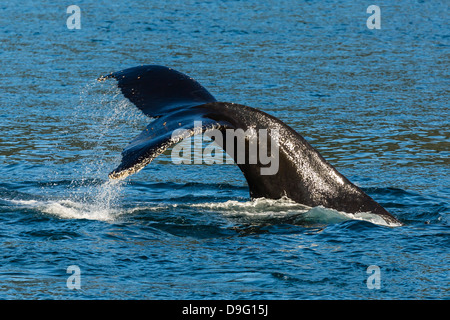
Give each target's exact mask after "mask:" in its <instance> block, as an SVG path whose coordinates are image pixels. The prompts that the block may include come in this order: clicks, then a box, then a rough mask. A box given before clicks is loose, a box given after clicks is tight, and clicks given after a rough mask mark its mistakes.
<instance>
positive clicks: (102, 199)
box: [22, 81, 148, 221]
mask: <svg viewBox="0 0 450 320" xmlns="http://www.w3.org/2000/svg"><path fill="white" fill-rule="evenodd" d="M144 120H145V124H147V122H148V120H147V119H146V117H145V116H144V115H141V114H140V113H139V111H138V110H136V108H135V107H134V106H130V105H129V101H128V100H127V99H126V98H125V97H123V95H122V94H121V93H120V90H119V89H118V88H117V86H115V85H114V84H112V83H100V82H98V81H91V82H89V83H88V84H86V85H85V86H84V87H83V88H81V89H80V97H79V102H78V103H77V105H76V106H75V107H74V108H73V112H72V115H71V117H70V120H69V126H68V128H70V129H68V130H66V132H64V137H63V139H65V140H66V141H65V143H63V144H62V145H64V146H65V148H66V149H62V148H63V147H60V149H59V150H58V152H59V153H60V154H64V155H65V158H67V160H66V161H67V165H68V166H67V168H68V174H69V177H68V180H70V181H71V183H70V184H69V186H68V187H67V188H66V189H65V190H64V195H63V196H62V199H61V197H59V199H56V200H48V201H37V202H36V203H27V202H23V203H22V204H23V205H32V206H33V207H34V208H35V209H37V210H40V211H41V212H43V213H46V214H52V215H55V216H58V217H61V218H68V219H94V220H104V221H106V220H114V219H116V218H117V216H119V215H120V214H121V213H123V210H122V209H121V207H122V205H121V201H120V200H121V193H122V190H123V187H124V185H125V182H124V181H110V180H109V179H108V173H109V171H110V170H111V168H114V167H116V166H117V163H118V162H120V152H118V151H120V150H121V149H122V148H123V146H124V145H126V143H127V141H129V140H130V137H127V136H126V134H124V133H126V132H136V131H137V132H139V131H140V130H137V129H136V128H135V127H142V126H144V125H143V121H144ZM130 127H131V128H130ZM68 155H69V156H70V157H69V156H68ZM57 176H58V178H60V173H57V174H55V176H54V179H55V180H56V179H57ZM51 191H52V190H47V191H46V192H47V198H48V199H54V198H55V195H54V194H50V192H51Z"/></svg>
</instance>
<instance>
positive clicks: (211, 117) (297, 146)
mask: <svg viewBox="0 0 450 320" xmlns="http://www.w3.org/2000/svg"><path fill="white" fill-rule="evenodd" d="M108 78H114V79H116V80H117V81H118V86H119V88H120V89H121V91H122V93H123V94H124V96H125V97H126V98H128V99H129V100H130V101H131V102H132V103H133V104H135V105H136V107H137V108H139V109H140V110H141V111H142V112H143V113H144V114H145V115H147V116H149V117H151V118H155V120H154V121H152V122H151V123H150V124H149V125H148V126H147V127H146V128H145V129H144V131H142V132H141V133H140V134H139V135H138V136H137V137H136V138H134V139H133V140H132V141H131V142H130V143H129V145H128V146H126V147H125V148H124V150H123V152H122V161H121V163H120V165H119V166H118V167H117V168H116V169H115V170H113V171H112V172H111V173H110V175H109V177H110V178H111V179H121V178H125V177H127V176H128V175H130V174H133V173H136V172H138V171H139V170H141V169H142V168H144V167H145V166H146V165H148V164H149V163H150V162H151V161H152V160H153V159H155V158H156V157H157V156H158V155H160V154H161V153H163V152H164V151H165V150H166V149H167V148H169V147H171V146H172V145H174V144H176V143H178V142H180V141H181V140H183V139H186V138H188V137H191V136H193V135H196V134H200V133H204V132H206V131H214V130H215V131H216V132H220V133H222V137H223V138H221V139H217V140H215V142H216V143H217V144H218V145H219V146H221V147H222V148H223V149H224V150H225V152H227V153H228V154H229V155H230V156H231V158H233V159H234V161H235V163H236V164H237V165H238V167H239V168H240V169H241V171H242V172H243V174H244V176H245V178H246V180H247V182H248V186H249V191H250V196H251V197H252V198H260V197H265V198H269V199H279V198H282V197H288V198H290V199H291V200H293V201H296V202H298V203H301V204H304V205H307V206H311V207H315V206H320V205H321V206H324V207H326V208H331V209H335V210H338V211H344V212H347V213H358V212H372V213H375V214H378V215H380V216H382V217H383V219H384V220H385V221H386V222H388V223H390V224H396V225H399V224H401V223H400V222H399V221H398V220H397V219H396V218H395V217H394V216H392V215H391V214H390V213H389V212H387V211H386V210H385V209H384V208H383V207H382V206H381V205H380V204H378V203H377V202H376V201H375V200H373V199H372V198H371V197H369V196H368V195H367V194H365V193H364V192H363V191H362V190H361V189H360V188H358V187H357V186H355V185H354V184H352V183H351V182H350V181H349V180H348V179H347V178H346V177H344V176H343V175H342V174H340V173H339V172H338V171H337V170H336V169H335V168H334V167H333V166H332V165H331V164H329V163H328V162H327V161H326V160H325V159H324V158H323V157H322V156H321V155H320V153H319V152H318V151H317V150H316V149H314V148H313V147H312V146H311V145H310V144H309V143H308V142H307V141H306V140H305V139H304V138H303V137H302V136H301V135H300V134H298V133H297V132H296V131H295V130H293V129H292V128H291V127H289V126H288V125H286V124H285V123H283V122H282V121H280V120H279V119H277V118H275V117H273V116H271V115H269V114H267V113H265V112H262V111H260V110H258V109H255V108H252V107H248V106H244V105H240V104H235V103H228V102H218V101H216V99H215V98H214V97H213V95H212V94H211V93H209V92H208V91H207V90H206V89H205V88H204V87H203V86H201V85H200V84H199V83H198V82H197V81H195V80H194V79H192V78H190V77H189V76H187V75H185V74H182V73H180V72H178V71H175V70H173V69H170V68H167V67H163V66H155V65H144V66H139V67H134V68H130V69H125V70H122V71H119V72H114V73H111V74H109V75H107V76H104V77H101V78H99V80H105V79H108ZM236 131H240V132H245V133H249V135H245V136H244V138H243V139H242V140H243V145H241V147H242V148H241V150H237V144H236V143H231V142H236V140H238V137H236V135H234V136H233V135H228V133H229V132H236ZM262 133H265V134H266V135H264V134H262ZM255 139H256V140H255ZM263 140H264V141H263ZM262 141H263V142H265V143H266V145H265V146H264V144H263V143H261V142H262ZM255 144H256V145H257V146H256V148H253V147H255V146H254V145H255ZM268 146H270V152H269V147H268ZM252 148H253V149H252ZM273 149H275V150H276V153H273V152H272V151H273ZM255 150H256V151H257V153H258V155H257V156H256V157H254V154H253V153H252V152H253V151H255ZM239 151H241V152H239ZM241 156H242V157H241ZM268 159H272V160H274V161H275V160H276V167H275V169H276V170H269V169H270V168H269V167H268V161H267V160H268ZM264 170H266V171H264ZM264 172H265V173H266V174H264Z"/></svg>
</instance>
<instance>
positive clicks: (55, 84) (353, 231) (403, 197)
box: [0, 1, 450, 299]
mask: <svg viewBox="0 0 450 320" xmlns="http://www.w3.org/2000/svg"><path fill="white" fill-rule="evenodd" d="M378 4H379V5H380V7H381V15H382V29H380V30H369V29H368V28H367V27H366V19H367V18H368V16H369V14H367V13H366V8H367V6H368V4H367V5H366V4H364V5H362V4H358V3H354V2H353V1H331V2H326V3H325V2H323V3H321V2H318V3H316V2H311V1H305V2H299V1H286V2H281V3H280V2H273V1H254V2H253V1H251V2H250V1H248V2H240V1H227V2H212V3H210V2H194V1H192V2H191V1H187V2H186V1H183V2H181V1H180V2H170V3H169V2H166V1H134V2H133V3H132V4H127V6H123V5H121V4H119V3H113V2H111V1H108V2H107V1H105V2H98V1H96V2H82V3H81V4H80V8H81V14H82V28H81V29H80V30H68V29H67V27H66V19H67V17H68V16H69V15H68V14H67V13H66V6H64V5H61V4H59V5H56V4H53V3H52V2H50V1H41V2H39V1H38V2H36V1H33V2H32V1H25V3H23V4H21V6H20V7H19V6H17V5H16V4H15V2H12V1H3V2H2V3H1V4H0V40H1V44H0V61H1V66H2V67H1V74H2V81H1V83H0V88H1V92H2V93H1V95H0V108H1V114H0V128H1V135H0V162H1V165H0V177H1V178H0V298H4V299H13V298H21V299H111V298H113V299H114V298H119V299H448V297H449V279H450V276H449V267H448V260H449V244H450V243H449V227H448V225H449V213H450V205H449V198H450V194H449V191H448V186H449V165H450V161H449V146H450V143H449V139H450V135H449V131H448V127H449V123H448V119H449V108H448V88H449V76H448V69H449V64H448V54H449V34H448V26H447V25H448V21H447V20H448V13H449V8H448V4H446V2H445V1H442V2H440V1H417V2H411V1H382V2H379V3H378ZM139 64H161V65H167V66H171V67H173V68H175V69H177V70H180V71H182V72H184V73H187V74H189V75H191V76H193V77H194V78H195V79H197V80H198V81H199V82H200V83H202V84H203V85H204V86H205V87H206V88H207V89H208V90H209V91H210V92H211V93H212V94H213V95H215V97H216V98H217V99H218V100H220V101H231V102H236V103H242V104H246V105H249V106H253V107H257V108H260V109H262V110H264V111H266V112H268V113H270V114H273V115H275V116H277V117H279V118H280V119H282V120H283V121H285V122H286V123H287V124H289V125H290V126H292V127H293V128H294V129H296V130H297V131H298V132H299V133H301V134H302V135H303V136H304V137H305V138H306V139H307V140H308V141H310V143H311V144H312V145H313V146H315V147H316V148H317V149H318V150H319V151H320V152H321V153H322V154H323V156H324V157H325V158H326V159H327V160H329V161H330V162H331V163H332V164H333V165H334V166H336V168H337V169H338V170H339V171H340V172H342V173H343V174H344V175H346V176H347V177H348V178H349V179H350V180H351V181H353V182H355V183H356V184H357V185H359V186H360V187H362V188H363V189H364V190H365V191H366V192H367V193H368V194H369V195H371V196H372V197H373V198H375V199H376V200H377V201H378V202H380V203H381V204H382V205H383V206H384V207H385V208H386V209H387V210H388V211H390V212H391V213H392V214H394V215H395V216H396V217H397V218H399V219H400V220H401V221H402V222H403V223H404V224H405V225H404V226H401V227H389V226H386V225H385V224H384V223H383V221H382V220H380V219H379V218H378V217H376V216H373V215H370V214H360V215H358V216H356V217H352V216H351V215H348V214H346V213H343V212H337V211H334V210H329V209H326V208H322V207H317V208H308V207H305V206H302V205H300V204H297V203H293V202H291V201H289V200H288V199H283V200H269V199H258V200H255V201H252V200H250V198H249V195H248V188H247V185H246V182H245V179H244V178H243V176H242V174H241V172H240V171H239V169H238V168H237V167H236V166H234V165H196V164H192V165H175V164H173V163H172V162H171V158H170V152H167V153H165V154H164V155H162V156H161V157H159V158H158V159H157V160H155V161H154V162H153V163H152V164H151V165H149V166H148V167H147V168H145V169H144V170H142V171H141V172H139V173H138V174H136V175H134V176H131V177H129V178H127V179H126V180H124V181H109V180H108V178H107V175H108V173H109V172H110V171H111V170H112V169H114V168H115V167H116V166H117V164H118V163H119V162H120V152H121V150H122V148H123V147H124V146H126V144H127V143H128V142H129V141H130V140H131V139H132V138H133V137H134V136H136V135H137V134H138V133H139V132H141V130H142V129H143V128H144V127H145V126H146V125H147V124H148V122H149V121H150V120H149V119H147V118H146V117H145V116H143V115H142V114H140V113H139V112H138V110H137V109H136V108H135V107H134V106H133V105H131V103H129V102H128V101H127V100H126V99H125V98H124V97H123V96H122V95H121V94H120V92H119V91H118V90H117V88H116V87H115V83H114V81H106V82H104V83H98V82H97V81H95V79H96V78H97V77H98V76H101V75H104V74H107V73H109V72H111V71H118V70H121V69H124V68H127V67H132V66H136V65H139ZM71 265H76V266H78V267H79V268H80V271H81V285H80V289H78V290H77V289H75V290H70V289H69V288H68V286H67V279H68V278H69V276H70V275H71V274H69V273H67V268H68V267H69V266H71ZM373 265H374V266H378V267H379V268H380V281H381V282H380V288H379V289H370V288H369V287H370V281H369V286H368V278H369V276H370V275H371V274H370V273H367V270H368V267H369V266H373Z"/></svg>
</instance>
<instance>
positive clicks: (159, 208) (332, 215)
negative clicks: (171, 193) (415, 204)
mask: <svg viewBox="0 0 450 320" xmlns="http://www.w3.org/2000/svg"><path fill="white" fill-rule="evenodd" d="M4 201H5V200H4ZM7 201H8V202H10V203H11V204H13V205H16V206H20V207H24V208H27V209H32V210H36V211H38V212H40V213H43V214H49V215H52V216H55V217H58V218H61V219H87V220H99V221H117V220H118V219H120V218H125V217H130V216H133V215H135V214H146V213H149V212H153V214H154V212H157V213H158V214H159V213H161V214H165V213H167V212H174V211H175V212H176V211H179V210H181V209H183V210H184V212H183V213H182V214H185V212H186V210H188V211H189V210H190V211H192V212H193V213H199V212H201V213H204V214H210V213H219V214H221V215H223V216H224V217H229V218H233V219H241V220H245V221H246V222H252V223H270V224H277V223H289V224H294V225H310V224H334V223H340V222H343V221H348V220H362V221H367V222H371V223H373V224H377V225H382V226H390V227H392V226H393V225H392V224H388V223H387V222H385V221H384V220H383V218H381V217H380V216H378V215H375V214H372V213H368V212H367V213H365V212H362V213H358V214H349V213H346V212H339V211H336V210H333V209H327V208H324V207H321V206H320V207H314V208H310V207H307V206H304V205H301V204H298V203H295V202H293V201H291V200H289V199H279V200H273V199H265V198H260V199H255V200H251V201H236V200H228V201H225V202H204V203H192V204H187V203H174V204H173V203H172V204H167V203H165V204H164V203H157V204H156V203H155V204H147V205H144V206H142V205H137V206H133V207H131V208H123V207H121V206H120V205H111V203H110V202H108V201H107V200H105V201H97V202H95V201H94V202H89V201H85V200H73V199H62V200H7Z"/></svg>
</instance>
